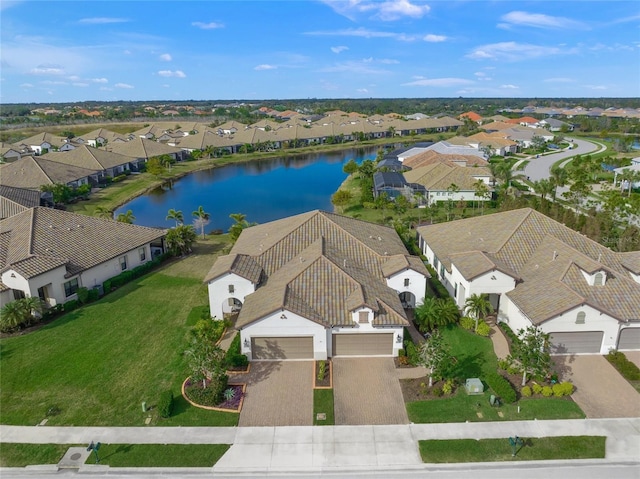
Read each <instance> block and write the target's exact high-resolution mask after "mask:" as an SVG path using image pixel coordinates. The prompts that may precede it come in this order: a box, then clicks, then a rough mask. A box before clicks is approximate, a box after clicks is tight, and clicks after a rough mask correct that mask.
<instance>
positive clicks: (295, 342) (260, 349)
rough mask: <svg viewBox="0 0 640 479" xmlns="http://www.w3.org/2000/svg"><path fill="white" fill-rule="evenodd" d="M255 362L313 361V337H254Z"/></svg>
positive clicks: (252, 349) (253, 355)
mask: <svg viewBox="0 0 640 479" xmlns="http://www.w3.org/2000/svg"><path fill="white" fill-rule="evenodd" d="M251 357H252V359H253V360H260V359H262V360H265V359H266V360H269V359H272V360H283V359H313V337H312V336H305V337H258V338H256V337H253V338H251Z"/></svg>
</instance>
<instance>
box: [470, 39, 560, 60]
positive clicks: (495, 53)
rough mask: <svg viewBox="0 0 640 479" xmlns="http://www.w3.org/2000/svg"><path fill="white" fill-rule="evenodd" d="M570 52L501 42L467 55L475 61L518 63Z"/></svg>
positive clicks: (477, 49)
mask: <svg viewBox="0 0 640 479" xmlns="http://www.w3.org/2000/svg"><path fill="white" fill-rule="evenodd" d="M569 52H570V50H566V51H563V50H561V49H560V48H557V47H545V46H542V45H532V44H528V43H516V42H501V43H491V44H488V45H482V46H479V47H476V48H475V49H474V50H473V51H472V52H471V53H469V54H468V55H467V58H472V59H475V60H487V59H491V60H509V61H518V60H529V59H531V58H540V57H546V56H551V55H559V54H562V53H569Z"/></svg>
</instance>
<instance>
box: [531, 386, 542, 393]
mask: <svg viewBox="0 0 640 479" xmlns="http://www.w3.org/2000/svg"><path fill="white" fill-rule="evenodd" d="M532 389H533V393H534V394H541V393H542V386H540V385H539V384H538V383H533V387H532Z"/></svg>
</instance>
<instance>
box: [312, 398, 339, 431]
mask: <svg viewBox="0 0 640 479" xmlns="http://www.w3.org/2000/svg"><path fill="white" fill-rule="evenodd" d="M318 413H325V414H326V415H327V419H325V420H318V419H317V414H318ZM334 424H335V419H334V416H333V389H314V390H313V425H314V426H333V425H334Z"/></svg>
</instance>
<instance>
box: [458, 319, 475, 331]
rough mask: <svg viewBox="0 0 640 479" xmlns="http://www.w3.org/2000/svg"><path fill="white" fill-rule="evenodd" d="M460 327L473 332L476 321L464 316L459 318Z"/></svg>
mask: <svg viewBox="0 0 640 479" xmlns="http://www.w3.org/2000/svg"><path fill="white" fill-rule="evenodd" d="M460 326H462V327H463V328H464V329H466V330H467V331H473V330H474V329H475V327H476V321H475V320H474V319H473V318H470V317H468V316H464V317H462V318H460Z"/></svg>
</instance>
